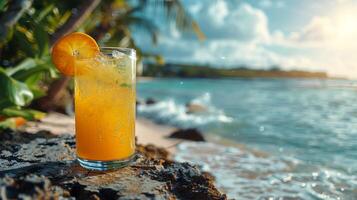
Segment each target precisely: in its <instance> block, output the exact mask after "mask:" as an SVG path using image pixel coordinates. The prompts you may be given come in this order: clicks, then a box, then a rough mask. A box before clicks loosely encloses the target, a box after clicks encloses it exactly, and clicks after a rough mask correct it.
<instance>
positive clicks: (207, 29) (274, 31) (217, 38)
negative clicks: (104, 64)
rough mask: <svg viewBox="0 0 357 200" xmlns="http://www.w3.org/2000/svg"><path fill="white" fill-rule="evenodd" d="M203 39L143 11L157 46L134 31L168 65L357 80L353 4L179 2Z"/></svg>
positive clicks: (335, 0) (322, 0)
mask: <svg viewBox="0 0 357 200" xmlns="http://www.w3.org/2000/svg"><path fill="white" fill-rule="evenodd" d="M182 2H183V5H184V6H185V8H186V10H187V11H188V12H189V14H190V15H191V16H192V17H193V18H194V19H195V20H196V21H197V22H198V24H199V25H200V27H201V29H202V31H203V32H204V34H205V35H206V37H207V38H206V39H205V40H204V41H199V40H197V38H196V37H195V36H194V35H192V34H187V33H182V32H180V31H179V30H177V28H176V27H175V25H174V24H170V23H167V21H166V20H165V18H164V17H163V15H162V12H161V11H160V10H157V9H154V10H153V9H148V11H147V12H146V13H145V15H147V16H148V17H149V18H150V19H151V20H152V21H153V22H154V23H156V24H157V25H158V26H159V27H160V36H159V43H158V45H156V46H154V45H152V43H151V41H150V39H149V37H148V36H147V35H145V34H143V33H141V32H136V33H135V40H136V42H137V43H138V44H139V46H140V47H141V48H143V49H144V50H145V51H147V52H152V53H160V54H162V55H163V56H164V58H165V60H166V61H167V62H180V63H201V64H210V65H214V66H216V67H226V68H228V67H232V66H238V65H248V66H251V67H252V68H268V67H270V66H272V65H280V66H281V67H282V68H284V69H304V70H312V71H326V72H328V73H329V74H330V75H337V76H345V77H351V78H356V77H357V56H355V52H357V12H356V11H355V10H357V0H201V1H193V0H182Z"/></svg>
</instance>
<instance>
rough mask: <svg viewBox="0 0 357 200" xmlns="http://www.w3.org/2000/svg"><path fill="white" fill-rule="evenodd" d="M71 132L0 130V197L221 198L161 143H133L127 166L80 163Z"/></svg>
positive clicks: (202, 175)
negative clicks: (97, 167)
mask: <svg viewBox="0 0 357 200" xmlns="http://www.w3.org/2000/svg"><path fill="white" fill-rule="evenodd" d="M74 148H75V142H74V138H73V136H64V135H63V136H54V135H52V134H50V133H48V132H40V133H38V134H32V135H31V134H27V133H14V132H12V131H5V132H0V167H1V168H0V199H226V196H225V195H224V194H221V193H220V192H219V191H218V190H217V189H216V188H215V186H214V185H213V179H212V177H210V176H209V175H207V174H205V173H202V172H201V171H200V170H199V169H198V168H197V167H195V166H192V165H190V164H188V163H177V162H173V161H170V160H167V157H168V153H167V152H166V151H165V149H162V148H157V147H155V146H153V145H148V146H142V145H138V148H137V149H138V154H137V159H136V161H135V162H134V163H132V165H131V166H129V167H126V168H122V169H118V170H112V171H107V172H96V171H89V170H86V169H83V168H82V167H80V166H79V165H78V163H77V162H76V161H74V159H75V149H74Z"/></svg>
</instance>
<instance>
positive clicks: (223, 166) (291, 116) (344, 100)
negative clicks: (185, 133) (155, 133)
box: [138, 79, 357, 199]
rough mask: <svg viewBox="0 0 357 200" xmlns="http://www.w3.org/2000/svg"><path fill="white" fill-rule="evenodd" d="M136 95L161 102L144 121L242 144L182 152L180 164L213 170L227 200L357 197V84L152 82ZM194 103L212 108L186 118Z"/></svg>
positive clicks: (142, 111) (148, 109) (188, 147)
mask: <svg viewBox="0 0 357 200" xmlns="http://www.w3.org/2000/svg"><path fill="white" fill-rule="evenodd" d="M138 97H139V99H140V98H141V99H145V98H148V97H152V98H154V99H156V100H158V102H157V103H156V104H153V105H140V106H139V107H138V115H139V116H144V117H148V118H151V119H153V120H155V121H157V122H159V123H164V124H170V125H175V126H178V127H182V128H187V127H195V128H198V129H200V130H202V131H203V132H204V133H205V134H207V136H210V138H215V140H214V141H217V138H218V140H222V141H230V142H235V143H238V144H243V147H242V145H240V146H239V147H235V145H234V146H226V145H222V144H219V143H214V142H208V143H190V142H185V143H182V144H181V145H179V147H178V153H177V156H176V159H177V160H179V161H187V162H192V163H195V164H198V165H200V166H201V167H202V168H203V169H204V170H206V171H209V172H211V173H213V174H214V175H215V176H216V178H217V184H218V185H219V187H220V188H222V189H223V190H224V191H225V192H226V193H227V194H228V197H229V198H236V199H357V82H356V81H347V80H306V79H154V80H150V81H142V82H140V83H139V84H138ZM189 102H191V103H192V102H193V103H195V104H200V105H202V106H204V107H206V108H207V111H206V112H205V113H196V114H188V113H187V112H186V107H185V105H186V104H187V103H189ZM212 136H214V137H212Z"/></svg>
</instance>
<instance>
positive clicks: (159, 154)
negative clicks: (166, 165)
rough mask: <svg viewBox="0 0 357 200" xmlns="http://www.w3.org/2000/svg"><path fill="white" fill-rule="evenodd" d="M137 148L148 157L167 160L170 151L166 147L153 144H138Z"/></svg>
mask: <svg viewBox="0 0 357 200" xmlns="http://www.w3.org/2000/svg"><path fill="white" fill-rule="evenodd" d="M136 150H137V151H138V152H140V153H141V154H142V155H144V156H145V157H147V158H151V159H165V160H167V159H168V157H169V152H168V151H166V150H165V149H164V148H161V147H157V146H155V145H152V144H148V145H140V144H137V145H136Z"/></svg>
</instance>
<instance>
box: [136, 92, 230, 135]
mask: <svg viewBox="0 0 357 200" xmlns="http://www.w3.org/2000/svg"><path fill="white" fill-rule="evenodd" d="M191 103H194V104H198V105H202V106H203V107H205V108H207V112H203V113H188V112H187V108H186V106H185V105H184V104H180V103H178V102H176V101H175V100H173V99H167V100H163V101H159V102H157V103H155V104H152V105H139V106H138V108H137V110H138V114H139V115H142V116H145V117H148V118H150V119H154V120H156V121H159V122H163V123H167V124H170V125H176V126H179V127H183V128H186V127H197V126H201V125H205V124H208V123H212V122H219V123H230V122H232V121H233V119H232V118H231V117H229V116H227V115H226V114H225V113H224V112H223V110H219V109H217V108H215V107H214V106H213V105H212V104H211V95H210V94H209V93H205V94H203V95H202V96H199V97H197V98H195V99H193V100H192V101H191Z"/></svg>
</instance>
